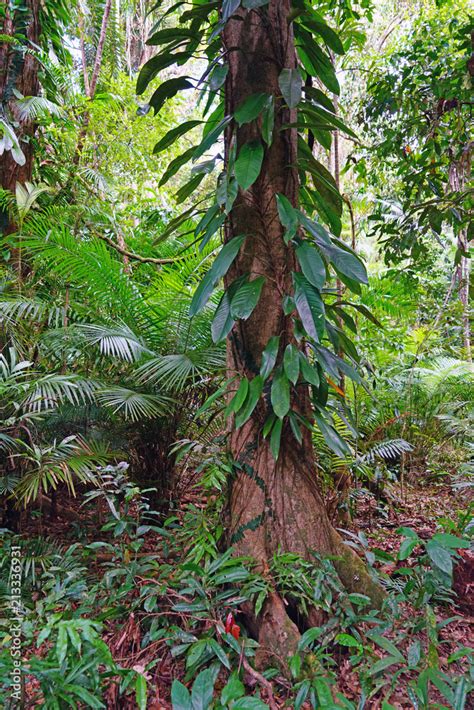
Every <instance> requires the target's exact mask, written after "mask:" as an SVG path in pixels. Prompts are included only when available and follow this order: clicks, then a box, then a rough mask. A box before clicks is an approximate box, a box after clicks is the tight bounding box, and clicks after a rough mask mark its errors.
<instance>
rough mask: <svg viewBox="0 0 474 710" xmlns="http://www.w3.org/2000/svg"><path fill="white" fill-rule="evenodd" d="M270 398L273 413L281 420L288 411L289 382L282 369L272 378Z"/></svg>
mask: <svg viewBox="0 0 474 710" xmlns="http://www.w3.org/2000/svg"><path fill="white" fill-rule="evenodd" d="M270 398H271V403H272V407H273V411H274V412H275V414H276V415H277V417H279V418H280V419H283V417H284V416H286V414H288V411H289V409H290V382H289V380H288V377H287V376H286V374H285V372H284V371H283V370H282V369H281V370H279V371H277V372H276V373H275V375H274V377H273V381H272V387H271V394H270Z"/></svg>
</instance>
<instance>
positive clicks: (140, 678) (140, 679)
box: [135, 673, 148, 710]
mask: <svg viewBox="0 0 474 710" xmlns="http://www.w3.org/2000/svg"><path fill="white" fill-rule="evenodd" d="M147 696H148V693H147V687H146V678H145V676H144V675H142V674H141V673H138V674H137V679H136V681H135V699H136V701H137V706H138V708H139V710H146V706H147Z"/></svg>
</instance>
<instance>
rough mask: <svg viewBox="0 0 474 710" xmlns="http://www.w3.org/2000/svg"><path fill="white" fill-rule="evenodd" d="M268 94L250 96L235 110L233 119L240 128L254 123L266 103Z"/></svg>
mask: <svg viewBox="0 0 474 710" xmlns="http://www.w3.org/2000/svg"><path fill="white" fill-rule="evenodd" d="M268 97H269V94H263V93H260V94H252V95H251V96H248V97H247V98H246V99H245V100H244V101H243V102H242V103H241V104H240V105H239V106H238V107H237V109H236V111H235V113H234V118H235V120H236V121H237V123H238V124H239V126H242V125H243V124H244V123H250V121H254V120H255V119H256V118H257V117H258V116H259V115H260V114H261V113H262V111H263V109H264V107H265V105H266V103H267V102H268Z"/></svg>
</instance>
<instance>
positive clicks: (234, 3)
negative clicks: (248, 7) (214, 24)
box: [222, 0, 240, 22]
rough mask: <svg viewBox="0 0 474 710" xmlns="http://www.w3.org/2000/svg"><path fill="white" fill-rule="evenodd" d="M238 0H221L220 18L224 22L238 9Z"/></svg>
mask: <svg viewBox="0 0 474 710" xmlns="http://www.w3.org/2000/svg"><path fill="white" fill-rule="evenodd" d="M239 6H240V0H223V2H222V19H223V21H224V22H227V20H228V19H229V18H230V17H232V15H233V14H234V12H236V11H237V10H238V9H239Z"/></svg>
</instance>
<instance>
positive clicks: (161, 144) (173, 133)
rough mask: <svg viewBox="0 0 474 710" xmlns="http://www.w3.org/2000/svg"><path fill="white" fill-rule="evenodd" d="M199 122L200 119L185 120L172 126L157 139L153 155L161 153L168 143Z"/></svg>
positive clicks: (167, 146)
mask: <svg viewBox="0 0 474 710" xmlns="http://www.w3.org/2000/svg"><path fill="white" fill-rule="evenodd" d="M201 123H202V121H185V122H184V123H182V124H181V125H179V126H176V128H172V129H171V130H170V131H168V133H166V134H165V135H164V136H163V138H161V139H160V140H159V141H158V143H156V145H155V147H154V148H153V153H154V155H158V153H161V152H162V151H163V150H166V148H169V147H170V145H172V144H173V143H174V142H175V141H177V140H178V138H181V136H184V135H185V133H189V131H191V130H192V129H193V128H195V127H196V126H199V124H201Z"/></svg>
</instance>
